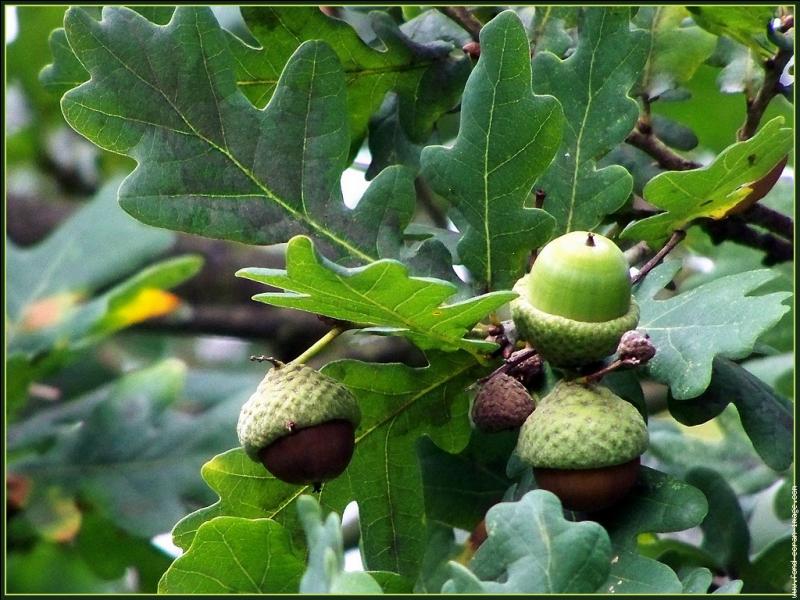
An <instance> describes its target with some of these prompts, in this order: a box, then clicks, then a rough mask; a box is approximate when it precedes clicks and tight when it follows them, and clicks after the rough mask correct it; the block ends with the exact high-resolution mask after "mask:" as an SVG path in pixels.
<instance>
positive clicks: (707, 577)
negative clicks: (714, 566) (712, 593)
mask: <svg viewBox="0 0 800 600" xmlns="http://www.w3.org/2000/svg"><path fill="white" fill-rule="evenodd" d="M713 580H714V576H713V574H712V573H711V571H709V570H708V569H707V568H706V567H696V568H694V569H692V570H691V571H689V573H688V574H687V575H686V576H684V577H683V578H682V579H681V585H682V586H683V590H681V592H682V593H684V594H705V593H706V592H708V588H710V587H711V582H712V581H713Z"/></svg>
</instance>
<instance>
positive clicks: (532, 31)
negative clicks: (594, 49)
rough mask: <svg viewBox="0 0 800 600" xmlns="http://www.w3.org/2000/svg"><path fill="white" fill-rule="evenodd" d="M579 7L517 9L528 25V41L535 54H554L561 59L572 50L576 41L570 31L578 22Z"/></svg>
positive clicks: (526, 7) (530, 7)
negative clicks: (545, 52)
mask: <svg viewBox="0 0 800 600" xmlns="http://www.w3.org/2000/svg"><path fill="white" fill-rule="evenodd" d="M579 10H580V9H579V7H577V6H566V5H565V6H525V7H522V8H518V9H517V14H519V16H520V18H521V19H522V20H523V23H526V21H529V23H526V29H527V30H528V39H530V41H531V45H532V46H533V49H534V52H544V51H547V52H552V53H553V54H555V55H556V56H558V57H559V58H561V57H562V56H564V55H565V54H566V52H567V50H569V49H570V48H574V47H575V40H574V39H573V37H572V36H571V35H570V33H569V31H568V29H570V28H574V27H575V25H576V23H577V20H578V12H579Z"/></svg>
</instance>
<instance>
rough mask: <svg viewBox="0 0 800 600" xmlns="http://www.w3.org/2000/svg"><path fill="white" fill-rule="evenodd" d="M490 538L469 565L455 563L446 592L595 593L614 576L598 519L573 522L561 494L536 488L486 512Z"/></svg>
mask: <svg viewBox="0 0 800 600" xmlns="http://www.w3.org/2000/svg"><path fill="white" fill-rule="evenodd" d="M486 531H487V533H488V537H487V539H486V541H484V542H483V544H481V546H480V548H478V550H477V552H476V553H475V555H474V556H473V557H472V560H471V561H470V562H469V565H468V567H469V569H467V568H465V567H463V566H462V565H461V564H459V563H456V562H451V563H450V566H451V572H452V578H451V579H450V580H448V581H447V582H446V583H445V584H444V586H443V587H442V592H444V593H474V592H481V593H484V594H502V593H517V594H536V593H538V594H546V593H556V594H560V593H570V592H572V593H591V592H594V591H595V590H596V589H597V588H598V587H599V586H600V585H601V584H602V583H603V581H604V580H605V579H606V577H607V576H608V570H609V566H610V565H611V556H612V554H611V543H610V542H609V539H608V535H607V534H606V532H605V530H604V529H603V528H602V527H601V526H600V525H598V524H597V523H592V522H590V521H584V522H580V523H573V522H570V521H567V520H566V519H565V518H564V515H563V509H562V507H561V503H560V502H559V500H558V498H557V497H556V496H555V495H554V494H551V493H550V492H546V491H544V490H533V491H530V492H528V493H527V494H525V495H524V496H523V497H522V498H521V499H520V500H519V501H518V502H501V503H500V504H497V505H495V506H493V507H492V508H490V509H489V512H488V513H487V514H486Z"/></svg>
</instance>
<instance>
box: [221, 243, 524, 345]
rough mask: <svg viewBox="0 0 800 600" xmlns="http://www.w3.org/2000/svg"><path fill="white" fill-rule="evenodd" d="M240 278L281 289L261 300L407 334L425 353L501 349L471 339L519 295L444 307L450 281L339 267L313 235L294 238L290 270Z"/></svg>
mask: <svg viewBox="0 0 800 600" xmlns="http://www.w3.org/2000/svg"><path fill="white" fill-rule="evenodd" d="M236 275H237V276H238V277H243V278H245V279H251V280H253V281H258V282H260V283H264V284H267V285H271V286H275V287H278V288H282V289H284V290H286V291H284V292H267V293H263V294H258V295H256V296H254V297H253V299H254V300H257V301H259V302H264V303H265V304H271V305H273V306H282V307H285V308H294V309H298V310H305V311H308V312H313V313H316V314H320V315H326V316H328V317H332V318H335V319H340V320H343V321H349V322H352V323H356V324H359V325H362V326H363V325H372V326H375V327H376V328H377V329H367V330H365V331H374V332H378V333H384V334H392V335H404V336H406V337H408V338H409V339H411V340H412V341H413V342H414V343H416V344H418V345H419V346H420V347H422V348H437V349H441V350H447V351H452V350H457V349H464V350H468V351H470V352H473V353H476V352H479V351H485V350H487V349H491V348H493V347H494V344H489V343H487V342H485V341H483V340H476V339H469V338H467V337H466V335H467V334H468V333H469V330H470V328H471V327H472V326H473V325H474V324H475V323H477V322H478V321H480V320H481V319H482V318H483V317H485V316H486V315H487V314H488V313H490V312H492V311H493V310H496V309H498V308H499V307H500V306H502V305H503V304H505V303H507V302H508V301H510V300H511V299H513V298H514V297H516V294H514V293H513V292H492V293H489V294H484V295H482V296H477V297H475V298H470V299H468V300H464V301H461V302H457V303H454V304H446V305H443V304H442V303H443V302H444V301H445V300H446V299H447V298H449V297H450V296H452V295H453V294H455V293H456V292H457V291H458V288H457V287H456V286H455V285H453V284H451V283H448V282H446V281H441V280H437V279H430V278H423V277H409V276H408V269H407V267H406V266H405V265H403V263H400V262H398V261H395V260H388V259H386V260H380V261H376V262H373V263H371V264H369V265H367V266H365V267H357V268H352V269H349V268H345V267H340V266H338V265H336V264H334V263H332V262H330V261H329V260H327V259H325V258H324V257H322V256H320V255H318V254H317V252H316V249H315V248H314V245H313V242H312V241H311V240H310V239H309V238H307V237H302V236H299V237H295V238H293V239H292V240H291V241H290V242H289V244H288V246H287V248H286V270H285V271H284V270H278V269H259V268H250V269H242V270H240V271H238V272H237V273H236Z"/></svg>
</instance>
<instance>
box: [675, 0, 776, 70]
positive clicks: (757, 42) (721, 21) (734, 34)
mask: <svg viewBox="0 0 800 600" xmlns="http://www.w3.org/2000/svg"><path fill="white" fill-rule="evenodd" d="M688 9H689V11H690V12H691V13H692V17H693V18H694V21H695V23H697V24H698V25H699V26H700V27H702V28H703V29H705V30H706V31H710V32H711V33H713V34H716V35H727V36H728V37H730V38H732V39H734V40H736V41H737V42H739V43H740V44H744V45H745V46H749V47H750V48H752V49H753V50H754V51H755V52H756V53H757V54H758V55H759V56H760V57H761V59H766V58H769V57H770V56H772V55H773V54H774V52H775V46H774V45H773V44H772V43H771V42H770V41H769V38H768V37H767V24H768V23H769V22H770V21H771V20H772V19H773V18H774V17H775V7H774V6H764V5H761V6H689V7H688Z"/></svg>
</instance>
